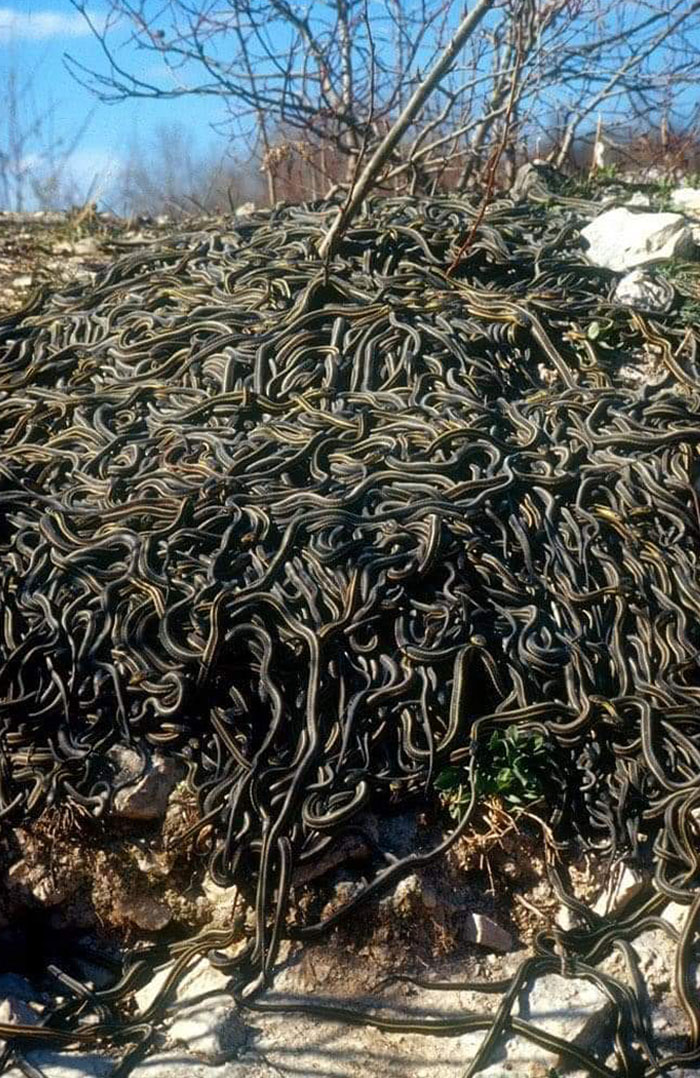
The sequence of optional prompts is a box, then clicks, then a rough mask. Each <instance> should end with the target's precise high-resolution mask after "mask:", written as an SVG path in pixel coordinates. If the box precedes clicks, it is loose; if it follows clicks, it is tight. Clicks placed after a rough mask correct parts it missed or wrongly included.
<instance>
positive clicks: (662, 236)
mask: <svg viewBox="0 0 700 1078" xmlns="http://www.w3.org/2000/svg"><path fill="white" fill-rule="evenodd" d="M581 236H582V238H583V239H584V240H585V241H586V243H587V245H588V247H587V250H586V257H587V258H588V261H589V262H591V263H592V264H593V265H596V266H602V267H603V268H605V269H610V270H614V271H615V272H616V273H626V272H627V271H628V270H631V269H634V268H635V267H636V266H645V265H651V264H653V263H655V262H664V261H668V259H670V258H676V257H682V256H684V255H690V254H691V252H692V251H693V249H694V246H695V245H694V243H693V238H692V234H691V231H690V229H689V228H688V226H687V224H686V222H685V219H684V218H683V217H682V216H681V214H679V213H633V212H632V211H631V210H629V209H627V208H625V207H622V206H620V207H618V208H617V209H614V210H607V211H606V212H605V213H602V214H601V215H600V216H599V217H596V219H595V220H594V221H591V223H590V224H589V225H586V227H585V228H584V229H582V230H581Z"/></svg>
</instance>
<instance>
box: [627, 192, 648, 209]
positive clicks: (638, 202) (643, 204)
mask: <svg viewBox="0 0 700 1078" xmlns="http://www.w3.org/2000/svg"><path fill="white" fill-rule="evenodd" d="M625 206H637V207H638V208H639V209H643V210H648V209H649V207H650V206H651V199H650V198H649V195H645V194H644V193H643V192H642V191H634V192H633V194H631V195H630V197H629V198H628V199H627V200H626V202H625Z"/></svg>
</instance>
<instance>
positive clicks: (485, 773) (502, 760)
mask: <svg viewBox="0 0 700 1078" xmlns="http://www.w3.org/2000/svg"><path fill="white" fill-rule="evenodd" d="M488 750H489V755H488V758H486V759H483V760H480V761H479V762H478V764H477V773H476V774H477V778H476V792H477V794H478V795H479V796H487V795H489V794H490V795H496V796H498V797H501V798H502V799H503V801H505V802H506V804H508V805H511V806H513V807H517V806H519V805H525V804H528V803H529V802H531V801H537V800H538V799H539V798H540V797H541V796H542V792H543V779H544V774H545V766H546V764H547V749H546V745H545V740H544V737H543V736H542V734H539V733H530V734H527V733H525V732H524V731H522V730H518V727H517V726H508V727H507V728H506V729H505V730H494V731H493V733H492V734H491V737H490V738H489V741H488ZM435 788H436V790H438V791H439V793H440V797H441V800H442V802H443V804H444V805H445V806H446V807H447V810H448V812H449V813H450V815H451V816H452V817H453V818H454V819H457V820H459V819H461V818H462V816H463V815H464V811H465V809H466V807H467V805H468V804H469V775H468V772H467V769H466V768H465V767H446V768H444V769H443V770H442V771H441V772H440V774H439V775H438V776H437V778H436V779H435Z"/></svg>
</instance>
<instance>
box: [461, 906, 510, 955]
mask: <svg viewBox="0 0 700 1078" xmlns="http://www.w3.org/2000/svg"><path fill="white" fill-rule="evenodd" d="M466 918H467V933H466V934H467V938H468V939H470V940H472V942H473V943H478V944H479V945H480V946H481V947H486V948H488V950H489V951H498V952H499V953H503V952H505V951H511V950H512V949H513V937H512V936H511V935H510V933H509V932H506V930H505V928H501V926H500V925H498V924H496V922H495V921H492V920H491V918H490V917H487V916H486V915H485V914H483V913H467V914H466Z"/></svg>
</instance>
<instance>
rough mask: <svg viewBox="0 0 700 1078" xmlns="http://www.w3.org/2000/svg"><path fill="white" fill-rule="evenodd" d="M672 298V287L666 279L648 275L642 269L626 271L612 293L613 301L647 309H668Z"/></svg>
mask: <svg viewBox="0 0 700 1078" xmlns="http://www.w3.org/2000/svg"><path fill="white" fill-rule="evenodd" d="M673 299H674V292H673V287H672V285H671V284H669V282H668V281H666V280H665V279H664V278H663V277H658V278H654V277H650V276H649V274H648V273H645V272H644V270H642V269H634V270H631V271H630V272H629V273H626V274H625V276H624V277H622V278H621V279H620V281H619V282H618V285H617V288H616V289H615V291H614V293H613V300H614V302H615V303H620V304H622V305H623V306H624V307H642V308H644V310H647V311H659V312H665V311H668V310H670V309H671V306H672V304H673Z"/></svg>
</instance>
